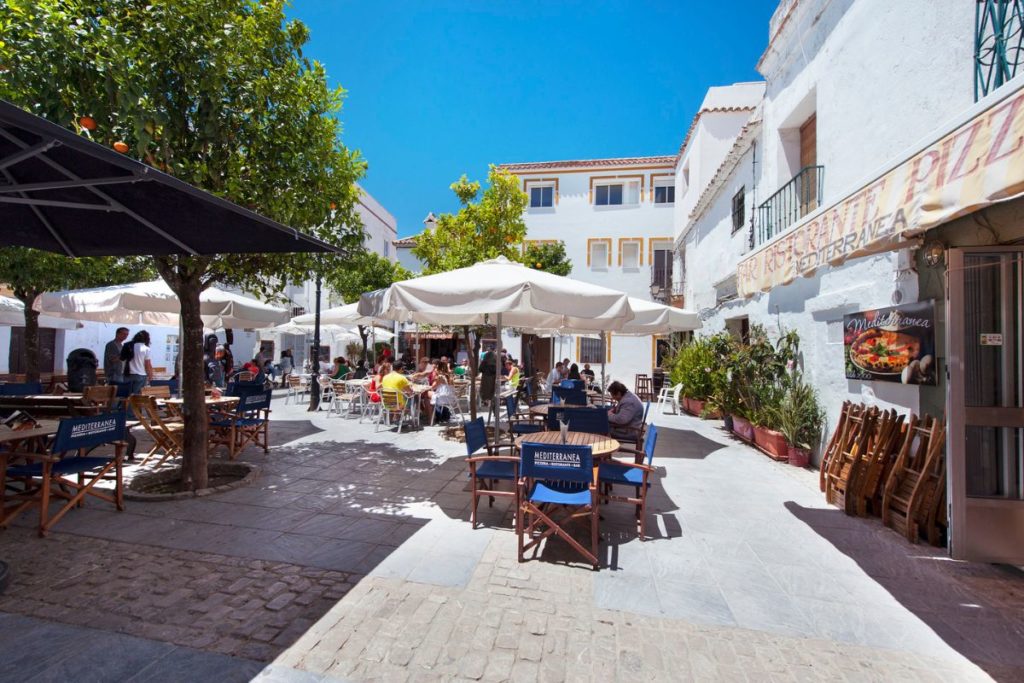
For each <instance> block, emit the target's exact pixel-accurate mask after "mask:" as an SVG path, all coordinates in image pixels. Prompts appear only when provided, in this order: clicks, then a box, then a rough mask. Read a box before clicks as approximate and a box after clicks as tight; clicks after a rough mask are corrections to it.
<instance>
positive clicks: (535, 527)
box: [516, 442, 599, 569]
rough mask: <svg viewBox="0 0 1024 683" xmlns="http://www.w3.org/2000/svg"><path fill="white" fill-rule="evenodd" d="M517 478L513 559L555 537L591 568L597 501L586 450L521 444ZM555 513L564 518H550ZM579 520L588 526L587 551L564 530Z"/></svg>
mask: <svg viewBox="0 0 1024 683" xmlns="http://www.w3.org/2000/svg"><path fill="white" fill-rule="evenodd" d="M519 474H520V480H519V482H520V484H519V518H518V520H517V524H516V530H517V535H518V537H519V561H520V562H524V561H525V554H526V551H528V550H530V549H536V548H538V547H539V546H540V544H541V542H542V541H544V540H545V539H546V538H548V537H550V536H558V537H559V538H561V539H562V540H564V541H565V542H566V543H568V544H569V545H570V546H572V547H573V549H574V550H576V552H578V553H579V554H580V555H582V556H583V557H584V558H586V560H587V562H588V563H590V564H591V565H592V566H593V567H594V569H597V566H598V560H597V553H598V548H597V544H598V531H599V530H598V521H599V516H598V507H599V506H598V501H599V499H598V494H597V487H596V486H595V482H594V459H593V454H592V452H591V449H590V446H563V445H552V444H542V443H530V442H527V443H524V444H523V447H522V449H521V461H520V464H519ZM559 511H562V512H564V513H565V514H563V515H562V516H561V517H558V518H557V519H556V517H555V514H556V513H557V512H559ZM581 520H589V522H590V548H589V549H588V548H586V547H585V546H584V545H583V544H582V543H580V542H579V541H577V540H576V539H575V538H573V536H572V534H571V533H570V532H569V530H568V529H567V528H566V527H567V526H568V525H569V524H571V523H574V522H578V521H581ZM527 538H528V539H529V540H527ZM534 556H535V557H536V550H535V551H534Z"/></svg>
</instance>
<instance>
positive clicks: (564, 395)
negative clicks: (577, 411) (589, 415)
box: [551, 386, 587, 406]
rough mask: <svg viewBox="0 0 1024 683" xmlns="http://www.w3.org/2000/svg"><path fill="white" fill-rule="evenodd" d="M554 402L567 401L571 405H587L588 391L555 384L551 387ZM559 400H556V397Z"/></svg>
mask: <svg viewBox="0 0 1024 683" xmlns="http://www.w3.org/2000/svg"><path fill="white" fill-rule="evenodd" d="M551 397H552V403H566V404H568V405H571V406H585V405H587V392H586V391H584V390H583V389H576V388H569V387H563V386H555V387H552V388H551ZM555 398H557V399H558V400H557V401H555V400H554V399H555Z"/></svg>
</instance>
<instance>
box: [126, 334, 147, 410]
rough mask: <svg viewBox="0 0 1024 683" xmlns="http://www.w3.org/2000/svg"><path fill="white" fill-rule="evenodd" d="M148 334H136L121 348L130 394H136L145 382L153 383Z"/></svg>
mask: <svg viewBox="0 0 1024 683" xmlns="http://www.w3.org/2000/svg"><path fill="white" fill-rule="evenodd" d="M149 343H150V342H149V332H146V331H145V330H142V331H140V332H136V333H135V336H134V337H132V341H131V343H130V344H125V345H124V346H123V347H121V360H123V361H125V370H126V371H127V377H126V379H127V380H128V381H129V382H131V393H132V394H138V393H140V392H141V391H142V387H144V386H146V383H147V382H152V381H153V363H152V362H151V360H150V354H151V351H150V348H149Z"/></svg>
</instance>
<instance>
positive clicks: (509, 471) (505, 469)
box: [476, 460, 516, 480]
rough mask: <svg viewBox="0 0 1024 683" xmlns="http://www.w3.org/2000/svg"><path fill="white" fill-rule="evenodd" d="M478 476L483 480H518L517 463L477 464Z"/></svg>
mask: <svg viewBox="0 0 1024 683" xmlns="http://www.w3.org/2000/svg"><path fill="white" fill-rule="evenodd" d="M476 476H477V477H479V478H481V479H508V480H513V479H515V478H516V470H515V463H513V462H504V461H500V460H499V461H497V462H478V463H477V464H476Z"/></svg>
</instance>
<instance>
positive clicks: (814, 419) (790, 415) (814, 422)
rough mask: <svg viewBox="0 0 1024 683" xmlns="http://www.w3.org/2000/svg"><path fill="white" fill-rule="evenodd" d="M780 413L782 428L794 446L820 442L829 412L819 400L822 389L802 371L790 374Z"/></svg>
mask: <svg viewBox="0 0 1024 683" xmlns="http://www.w3.org/2000/svg"><path fill="white" fill-rule="evenodd" d="M776 412H777V413H778V418H779V428H778V429H779V431H781V432H782V433H783V434H784V435H785V436H786V441H788V442H789V444H790V445H791V446H794V447H795V448H803V449H806V450H810V449H812V448H813V447H814V446H815V445H816V444H817V443H818V440H819V439H820V438H821V428H822V425H823V424H824V422H825V413H824V411H823V410H822V409H821V403H820V402H819V401H818V392H817V391H815V389H814V387H813V386H811V385H810V384H808V383H807V382H805V381H804V379H803V375H802V374H801V373H800V372H799V371H796V370H794V372H793V374H792V376H791V377H790V380H789V382H788V386H787V388H786V392H785V394H784V395H783V397H782V401H781V402H780V403H779V406H778V408H777V409H776Z"/></svg>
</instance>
